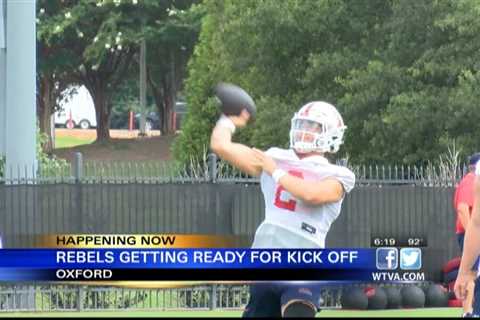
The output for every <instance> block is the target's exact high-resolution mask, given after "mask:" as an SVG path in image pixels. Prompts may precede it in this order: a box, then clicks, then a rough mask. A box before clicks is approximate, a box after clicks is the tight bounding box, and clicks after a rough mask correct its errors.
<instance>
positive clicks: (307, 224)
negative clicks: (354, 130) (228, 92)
mask: <svg viewBox="0 0 480 320" xmlns="http://www.w3.org/2000/svg"><path fill="white" fill-rule="evenodd" d="M249 118H250V115H249V113H248V112H247V110H246V109H244V110H243V111H242V113H240V115H238V116H225V115H222V116H221V117H220V119H219V120H218V122H217V125H216V126H215V128H214V129H213V132H212V136H211V140H210V147H211V149H212V150H213V151H214V152H215V153H216V154H217V155H219V156H220V157H221V158H222V159H224V160H226V161H228V162H230V163H231V164H232V165H233V166H235V167H237V168H238V169H240V170H242V171H243V172H246V173H248V174H249V175H252V176H260V186H261V189H262V192H263V195H264V199H265V220H264V221H263V222H262V223H261V224H260V226H259V227H258V228H257V231H256V233H255V239H254V241H253V245H252V247H253V248H324V247H325V238H326V235H327V233H328V231H329V229H330V226H331V224H332V223H333V221H335V219H336V218H337V217H338V215H339V214H340V210H341V206H342V201H343V199H344V197H345V194H346V193H347V192H350V190H352V188H353V186H354V184H355V175H354V174H353V172H351V171H350V170H349V169H347V168H345V167H340V166H337V165H334V164H330V163H329V162H328V160H327V159H326V158H325V154H326V153H335V152H337V151H338V149H339V148H340V145H341V144H342V143H343V134H344V131H345V128H346V127H345V126H344V124H343V119H342V117H341V115H340V113H338V111H337V109H336V108H335V107H334V106H333V105H331V104H329V103H326V102H322V101H315V102H310V103H307V104H306V105H304V106H303V107H302V108H301V109H300V110H299V111H298V112H297V113H296V114H295V115H294V117H293V118H292V121H291V128H290V149H280V148H270V149H268V150H267V151H265V152H264V151H261V150H258V149H254V148H250V147H248V146H246V145H243V144H239V143H234V142H232V135H233V133H234V132H235V129H236V128H238V127H243V126H245V125H246V124H247V122H248V120H249ZM319 309H320V288H319V287H318V285H316V284H311V283H309V282H303V283H298V282H297V283H295V282H286V283H277V282H276V283H267V284H263V283H261V284H260V283H259V284H255V285H252V286H250V300H249V302H248V305H247V306H246V308H245V312H244V313H243V316H244V317H271V318H278V317H297V318H298V317H314V316H315V314H316V313H317V312H318V311H319Z"/></svg>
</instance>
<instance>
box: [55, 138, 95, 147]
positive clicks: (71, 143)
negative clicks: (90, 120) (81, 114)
mask: <svg viewBox="0 0 480 320" xmlns="http://www.w3.org/2000/svg"><path fill="white" fill-rule="evenodd" d="M93 141H95V139H89V138H76V137H68V136H66V137H58V136H57V137H56V138H55V149H60V148H70V147H75V146H81V145H84V144H90V143H92V142H93Z"/></svg>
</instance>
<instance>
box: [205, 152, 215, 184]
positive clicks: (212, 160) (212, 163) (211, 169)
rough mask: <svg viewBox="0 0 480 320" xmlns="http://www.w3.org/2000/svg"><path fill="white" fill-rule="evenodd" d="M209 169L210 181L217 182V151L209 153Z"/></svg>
mask: <svg viewBox="0 0 480 320" xmlns="http://www.w3.org/2000/svg"><path fill="white" fill-rule="evenodd" d="M207 159H208V160H207V161H208V171H209V173H210V174H209V177H208V179H209V181H210V182H212V183H216V182H217V155H216V154H215V153H209V154H208V158H207Z"/></svg>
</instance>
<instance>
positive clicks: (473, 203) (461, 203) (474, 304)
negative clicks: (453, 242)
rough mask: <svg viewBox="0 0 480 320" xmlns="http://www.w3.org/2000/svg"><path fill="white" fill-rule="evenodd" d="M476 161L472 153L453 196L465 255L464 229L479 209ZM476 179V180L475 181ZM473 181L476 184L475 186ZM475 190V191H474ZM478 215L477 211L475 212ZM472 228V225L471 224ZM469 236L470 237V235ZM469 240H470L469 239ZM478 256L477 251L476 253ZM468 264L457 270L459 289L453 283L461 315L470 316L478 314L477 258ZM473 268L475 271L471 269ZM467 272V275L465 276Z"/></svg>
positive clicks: (479, 304) (457, 225)
mask: <svg viewBox="0 0 480 320" xmlns="http://www.w3.org/2000/svg"><path fill="white" fill-rule="evenodd" d="M478 163H480V153H475V154H473V155H472V156H471V157H470V159H469V172H468V174H466V175H465V177H463V179H462V180H461V181H460V183H459V185H458V186H457V188H456V190H455V197H454V207H455V211H456V213H457V222H456V233H457V239H458V244H459V245H460V251H461V252H462V253H463V255H465V252H464V250H465V244H464V242H465V230H468V229H469V228H470V227H471V225H473V224H474V219H475V217H474V214H473V213H474V212H475V211H479V210H478V205H479V201H478V199H476V198H478V194H477V193H478V190H477V189H478V188H479V186H478V179H479V178H478V176H477V177H476V174H477V175H478V174H480V173H479V171H480V168H479V165H478ZM475 181H477V182H475ZM475 183H476V184H477V186H476V187H475ZM476 190H477V191H476ZM476 215H477V216H478V212H477V213H476ZM472 229H474V226H472ZM470 238H471V237H470ZM470 241H471V240H470ZM477 257H478V253H477ZM464 260H465V259H464V257H462V266H463V269H465V268H466V264H465V262H464ZM468 264H469V265H470V266H471V267H472V268H470V270H463V271H462V266H461V268H460V269H461V270H460V271H459V276H458V279H460V273H463V275H462V279H461V281H460V282H461V284H460V289H457V285H458V284H459V282H458V279H457V283H456V285H455V288H456V289H455V290H456V291H455V292H456V293H457V290H461V291H462V292H461V299H462V300H463V316H464V317H471V316H472V315H480V283H479V280H478V278H477V276H476V270H477V269H478V258H477V260H476V262H475V260H473V261H472V262H471V263H470V261H469V262H468ZM472 270H475V271H472ZM467 273H468V276H467Z"/></svg>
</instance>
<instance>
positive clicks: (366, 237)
mask: <svg viewBox="0 0 480 320" xmlns="http://www.w3.org/2000/svg"><path fill="white" fill-rule="evenodd" d="M352 169H353V171H354V172H355V173H356V176H357V184H356V187H355V188H354V190H353V191H352V192H351V193H350V194H349V195H348V196H347V197H346V199H345V201H344V205H343V209H342V213H341V215H340V217H339V218H338V219H337V221H335V222H334V224H333V226H332V228H331V230H330V232H329V234H328V236H327V247H370V245H371V239H372V237H383V238H395V239H397V240H406V239H407V238H408V237H417V238H423V239H425V240H426V241H427V242H428V246H427V247H426V248H425V250H424V255H423V260H424V266H426V268H427V270H426V272H427V276H428V277H429V278H430V279H433V280H435V281H441V280H442V279H441V271H440V269H441V266H442V265H443V264H444V263H446V262H447V261H448V260H449V259H451V258H453V257H456V256H458V254H459V251H458V245H457V243H456V238H455V234H454V233H455V228H454V222H455V213H454V211H453V207H452V199H453V192H454V187H455V183H456V182H458V180H459V179H460V178H461V176H462V175H463V174H464V172H465V170H464V168H457V167H456V168H454V170H448V168H447V169H445V168H442V167H433V166H427V167H422V168H418V167H402V166H398V167H395V166H390V167H379V166H371V167H352ZM66 172H67V174H62V175H60V176H54V175H53V176H52V175H50V176H49V177H35V178H31V179H18V178H17V179H9V180H6V179H4V180H3V181H1V183H0V233H1V235H2V238H3V245H4V247H29V246H32V245H33V243H32V241H33V237H32V236H34V235H41V234H52V233H53V234H55V233H57V234H66V233H96V234H102V233H119V234H120V233H121V234H148V233H201V234H218V235H221V234H228V235H232V234H234V235H243V236H246V237H247V238H249V239H252V238H253V235H254V232H255V229H256V228H257V226H258V225H259V224H260V222H261V221H262V220H263V217H264V200H263V196H262V193H261V191H260V187H259V185H258V180H257V179H254V178H250V177H246V176H243V175H241V174H239V173H238V172H235V171H234V170H233V169H231V168H230V167H228V166H226V165H224V164H223V163H217V161H216V160H215V158H214V157H211V158H210V159H209V161H204V162H200V164H199V165H197V166H190V168H189V170H184V169H182V170H179V169H178V168H175V167H173V166H159V165H157V164H154V163H151V164H133V163H121V164H119V163H117V164H98V163H96V164H89V163H83V162H82V161H81V157H80V156H78V157H77V161H76V162H75V164H74V166H73V168H72V169H71V170H67V171H66ZM69 172H70V173H69Z"/></svg>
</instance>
